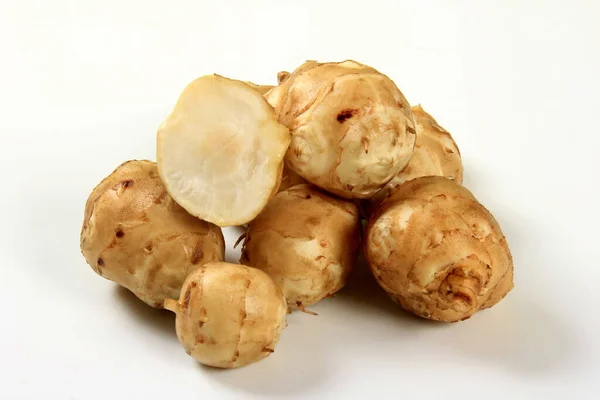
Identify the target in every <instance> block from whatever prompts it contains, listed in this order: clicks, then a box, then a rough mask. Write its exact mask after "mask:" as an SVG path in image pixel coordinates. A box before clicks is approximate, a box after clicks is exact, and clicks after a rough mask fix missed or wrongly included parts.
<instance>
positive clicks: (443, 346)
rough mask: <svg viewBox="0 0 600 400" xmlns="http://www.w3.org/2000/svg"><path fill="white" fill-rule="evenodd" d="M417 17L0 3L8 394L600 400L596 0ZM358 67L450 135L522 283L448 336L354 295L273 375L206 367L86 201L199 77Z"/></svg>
mask: <svg viewBox="0 0 600 400" xmlns="http://www.w3.org/2000/svg"><path fill="white" fill-rule="evenodd" d="M202 3H204V5H203V4H202ZM411 3H412V4H411V5H408V4H406V3H404V2H399V1H389V2H382V1H375V0H370V1H367V2H361V3H360V4H356V5H354V4H352V2H350V1H328V2H327V5H326V6H325V5H317V4H318V2H317V1H310V0H302V1H288V2H286V1H248V2H242V1H239V2H235V3H234V2H218V1H211V2H200V1H187V2H167V1H141V0H140V1H131V0H130V1H124V0H119V1H116V0H104V1H78V0H71V1H68V0H55V1H37V2H34V1H2V2H1V5H0V54H1V55H0V57H1V58H0V110H1V111H0V116H1V129H0V137H1V143H0V151H1V152H2V155H1V157H0V166H1V171H2V177H3V179H2V183H3V185H2V194H1V196H0V221H1V222H0V239H1V240H0V268H1V271H2V276H1V278H0V293H2V296H3V303H4V309H3V312H2V319H1V321H2V328H1V329H0V368H1V372H2V374H1V375H0V398H2V399H20V398H23V399H77V400H80V399H90V400H93V399H154V398H156V399H166V398H172V399H177V398H185V399H203V400H204V399H236V398H239V399H251V398H257V399H258V398H260V399H275V398H298V399H300V398H302V399H327V398H344V399H364V398H366V396H367V395H369V396H370V395H376V396H377V397H376V398H381V399H387V398H402V399H413V398H418V399H429V398H460V399H470V398H478V399H495V398H508V396H510V398H524V399H537V398H544V399H548V398H556V399H562V398H567V397H568V398H573V399H575V398H576V399H583V398H593V397H595V398H597V397H596V395H597V394H598V386H597V385H598V378H599V377H600V363H599V360H600V345H599V343H598V342H597V340H598V338H600V317H599V316H598V308H599V307H600V298H599V296H598V291H599V290H600V287H599V284H598V282H600V268H599V264H598V260H599V259H600V253H599V250H598V249H599V247H600V246H599V244H598V240H599V239H600V233H599V231H598V224H599V223H600V216H599V211H598V210H599V206H598V204H599V203H598V202H599V200H598V195H599V194H600V193H599V191H598V184H599V178H598V175H597V171H598V169H599V168H600V164H599V162H598V158H599V157H598V154H597V153H598V149H599V146H600V139H599V138H600V132H599V131H598V129H599V128H598V126H599V124H598V122H597V113H598V109H599V107H598V106H599V105H600V104H599V101H598V95H599V94H598V93H600V90H599V89H600V83H599V82H600V80H599V78H598V71H599V70H600V54H599V47H598V37H600V28H598V24H597V21H598V17H599V16H600V12H599V8H600V3H598V2H597V1H593V0H590V1H576V0H570V1H568V2H567V1H550V0H547V1H533V0H529V1H516V0H515V1H495V2H492V1H475V0H473V1H438V2H431V1H427V2H425V1H419V2H411ZM168 4H169V5H168ZM345 58H355V59H357V60H359V61H362V62H365V63H367V64H370V65H373V66H374V67H376V68H378V69H379V70H381V71H382V72H384V73H386V74H388V75H389V76H390V77H392V78H393V79H394V80H395V81H396V82H397V84H398V85H399V86H400V88H401V89H402V90H403V92H404V93H405V95H406V96H407V97H408V99H409V100H410V101H411V102H412V103H418V102H421V103H422V104H423V105H424V106H425V108H426V109H427V110H428V111H430V112H431V113H432V114H433V115H434V116H435V117H436V118H437V119H438V120H439V121H440V122H441V123H442V125H443V126H444V127H446V128H447V129H449V130H450V131H451V132H452V133H453V134H454V137H455V139H456V140H457V142H458V144H459V146H460V149H461V151H462V154H463V156H464V164H465V168H466V177H465V183H466V185H467V186H468V187H469V188H471V189H472V190H473V192H474V193H475V194H476V196H478V197H479V199H480V200H481V201H482V202H483V203H484V204H485V205H487V206H488V207H489V208H490V209H491V210H492V212H494V213H495V215H496V216H497V218H498V220H499V221H500V223H501V225H502V228H503V230H504V232H505V233H506V235H507V237H508V239H509V243H510V245H511V248H512V251H513V254H514V258H515V274H516V287H515V289H514V291H513V292H512V293H511V294H510V295H509V296H508V297H507V298H506V299H505V300H504V301H502V302H501V303H500V304H499V305H498V306H496V307H495V308H493V309H491V310H488V311H485V312H482V313H480V314H478V315H476V316H475V317H474V318H472V319H471V320H469V321H466V322H464V323H459V324H451V325H446V324H436V323H429V322H427V321H421V320H417V319H414V318H411V317H409V316H407V315H406V314H404V313H403V312H401V311H398V310H396V309H395V308H394V306H393V305H392V304H391V303H390V302H389V301H387V299H386V298H385V296H383V295H382V294H381V292H379V291H378V290H377V288H376V287H374V286H372V285H367V287H366V288H362V289H361V288H360V285H357V286H355V287H354V288H353V287H350V288H349V289H347V290H346V291H344V292H342V293H341V294H340V295H339V296H337V297H335V298H333V299H330V300H327V301H323V302H322V303H321V304H319V305H317V306H316V307H314V310H315V311H317V312H318V313H319V316H318V317H312V316H309V315H303V314H298V313H295V314H293V315H292V316H291V317H290V318H289V327H288V328H287V329H286V330H285V331H284V335H283V336H282V340H281V343H280V345H279V346H278V347H277V351H276V352H275V354H274V355H273V356H272V357H269V358H268V359H267V360H265V361H264V362H260V363H258V364H255V365H253V366H250V367H247V368H244V369H240V370H234V371H218V370H212V369H207V368H203V367H201V366H199V365H197V364H196V363H195V362H194V361H193V360H192V359H191V358H189V357H188V356H187V355H186V354H185V352H184V351H183V350H182V349H181V348H180V346H179V344H178V342H177V339H176V337H175V335H174V330H173V318H172V317H171V316H170V315H169V314H166V313H160V312H155V311H153V310H151V309H149V308H148V307H145V306H144V305H143V304H142V303H140V302H139V301H136V300H135V299H134V298H133V297H132V296H131V295H129V294H128V293H127V292H125V291H123V290H119V289H117V287H116V286H115V285H114V284H112V283H111V282H108V281H106V280H103V279H101V278H99V277H98V276H96V275H95V274H94V273H93V272H92V270H91V268H89V267H88V266H87V265H86V264H85V262H84V259H83V257H82V256H81V255H80V253H79V247H78V246H79V230H80V224H81V222H82V216H83V205H84V202H85V199H86V197H87V195H88V194H89V192H90V191H91V189H92V188H93V186H94V185H95V184H96V183H97V182H98V181H99V180H100V179H101V178H103V177H104V176H105V175H107V174H108V173H109V172H111V171H112V169H113V168H114V167H116V166H117V165H118V164H119V163H121V162H122V161H123V160H127V159H130V158H154V135H155V131H156V128H157V126H158V124H159V123H160V122H161V120H162V118H164V117H165V116H166V114H167V113H168V111H169V110H170V108H171V106H172V105H173V104H174V102H175V100H176V98H177V96H178V94H179V92H180V90H182V89H183V87H184V86H185V85H186V84H187V83H188V82H189V81H191V80H192V79H193V78H195V77H197V76H199V75H202V74H206V73H212V72H219V73H220V74H222V75H225V76H230V77H234V78H242V79H248V80H252V81H255V82H258V83H274V82H275V74H276V73H277V71H279V70H280V69H293V68H294V67H295V66H297V65H299V64H300V63H301V62H302V61H303V60H305V59H317V60H341V59H345ZM235 236H236V234H235V233H232V232H229V234H228V235H227V239H228V240H229V241H230V242H229V243H231V240H232V239H233V238H234V237H235ZM230 257H233V255H231V254H230Z"/></svg>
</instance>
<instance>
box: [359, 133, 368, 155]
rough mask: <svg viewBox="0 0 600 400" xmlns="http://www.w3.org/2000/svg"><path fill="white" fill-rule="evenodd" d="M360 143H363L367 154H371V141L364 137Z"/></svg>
mask: <svg viewBox="0 0 600 400" xmlns="http://www.w3.org/2000/svg"><path fill="white" fill-rule="evenodd" d="M360 142H361V143H362V145H363V148H364V149H365V154H369V139H367V138H365V137H364V138H362V139H360Z"/></svg>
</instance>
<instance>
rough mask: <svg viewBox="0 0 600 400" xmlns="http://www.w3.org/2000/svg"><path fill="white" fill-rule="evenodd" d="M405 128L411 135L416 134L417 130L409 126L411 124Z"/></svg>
mask: <svg viewBox="0 0 600 400" xmlns="http://www.w3.org/2000/svg"><path fill="white" fill-rule="evenodd" d="M406 130H407V131H408V132H410V133H412V134H413V135H416V134H417V131H416V130H415V128H413V127H411V126H407V127H406Z"/></svg>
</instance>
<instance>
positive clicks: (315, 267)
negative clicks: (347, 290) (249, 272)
mask: <svg viewBox="0 0 600 400" xmlns="http://www.w3.org/2000/svg"><path fill="white" fill-rule="evenodd" d="M360 227H361V225H360V218H359V213H358V207H357V206H356V205H355V204H354V203H353V202H351V201H348V200H343V199H339V198H336V197H334V196H332V195H329V194H328V193H325V192H324V191H323V190H321V189H319V188H318V187H316V186H313V185H297V186H294V187H291V188H289V189H287V190H284V191H282V192H280V193H278V194H277V195H275V196H274V197H273V198H272V199H271V201H270V202H269V204H268V205H267V207H266V208H265V209H264V210H263V211H262V212H261V213H260V214H259V215H258V217H256V219H254V220H253V221H252V222H250V225H249V227H248V231H247V233H246V237H245V241H244V245H243V248H242V259H241V262H242V263H243V264H246V265H250V266H252V267H256V268H260V269H262V270H263V271H265V272H266V273H268V274H269V275H270V276H271V277H272V278H273V279H274V280H275V282H276V283H277V284H278V285H279V286H280V287H281V288H282V290H283V294H284V295H285V297H286V299H287V302H288V306H289V307H290V309H297V308H300V309H303V308H304V307H307V306H310V305H312V304H314V303H316V302H318V301H319V300H321V299H323V298H324V297H326V296H329V295H332V294H333V293H335V292H336V291H338V290H340V289H341V288H342V287H343V286H344V285H345V283H346V279H347V276H348V274H349V272H350V270H351V269H352V266H353V264H354V262H355V260H356V257H357V254H358V250H359V247H360Z"/></svg>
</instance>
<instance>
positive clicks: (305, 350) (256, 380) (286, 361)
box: [197, 313, 336, 398]
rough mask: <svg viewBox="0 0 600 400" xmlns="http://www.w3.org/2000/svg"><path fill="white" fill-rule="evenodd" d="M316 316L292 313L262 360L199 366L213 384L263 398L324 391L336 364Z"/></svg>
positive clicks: (213, 385)
mask: <svg viewBox="0 0 600 400" xmlns="http://www.w3.org/2000/svg"><path fill="white" fill-rule="evenodd" d="M315 318H319V317H314V316H311V315H306V314H302V313H294V314H292V315H288V318H287V320H288V327H287V328H286V329H285V330H284V332H283V334H282V335H281V339H280V341H279V344H278V345H277V348H276V349H275V352H274V353H273V354H272V355H271V356H270V357H268V358H266V359H264V360H262V361H260V362H258V363H254V364H251V365H247V366H245V367H242V368H237V369H219V368H212V367H207V366H204V365H202V364H200V363H198V364H197V366H198V368H199V369H201V370H202V371H201V372H202V373H204V374H206V375H207V376H208V379H209V381H210V384H211V386H212V387H214V388H217V387H218V386H225V387H232V388H235V389H236V390H238V391H241V392H245V393H247V394H248V395H253V396H259V397H260V398H268V397H271V396H282V395H285V396H291V395H306V394H308V393H311V392H312V393H317V392H318V393H322V392H323V390H324V388H325V387H326V385H327V381H328V380H329V379H330V378H331V376H332V374H334V373H335V372H336V368H335V366H334V365H332V363H330V362H329V358H328V356H327V349H326V342H324V341H323V338H322V336H320V335H319V334H318V332H316V331H315V330H314V328H312V327H314V325H311V324H310V322H313V321H314V319H315ZM304 322H309V323H304ZM242 396H243V395H242ZM241 398H243V397H241Z"/></svg>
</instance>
